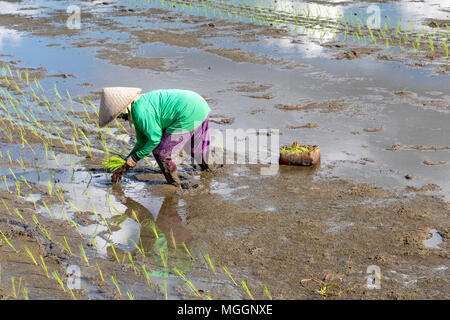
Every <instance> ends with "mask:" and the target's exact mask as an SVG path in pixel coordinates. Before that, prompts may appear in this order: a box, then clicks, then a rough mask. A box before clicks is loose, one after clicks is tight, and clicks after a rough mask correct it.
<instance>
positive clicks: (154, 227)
mask: <svg viewBox="0 0 450 320" xmlns="http://www.w3.org/2000/svg"><path fill="white" fill-rule="evenodd" d="M149 224H150V228H151V229H152V231H153V233H154V234H155V236H156V239H159V235H158V231H157V230H156V223H155V222H154V221H150V222H149Z"/></svg>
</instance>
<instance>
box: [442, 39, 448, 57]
mask: <svg viewBox="0 0 450 320" xmlns="http://www.w3.org/2000/svg"><path fill="white" fill-rule="evenodd" d="M442 46H443V47H444V51H445V57H446V58H447V60H448V44H447V39H442Z"/></svg>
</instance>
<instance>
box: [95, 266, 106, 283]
mask: <svg viewBox="0 0 450 320" xmlns="http://www.w3.org/2000/svg"><path fill="white" fill-rule="evenodd" d="M95 264H96V265H97V270H98V274H99V275H100V279H102V282H104V281H105V278H103V272H102V269H100V266H99V265H98V263H97V262H96V263H95Z"/></svg>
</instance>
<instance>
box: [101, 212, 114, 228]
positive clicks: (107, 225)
mask: <svg viewBox="0 0 450 320" xmlns="http://www.w3.org/2000/svg"><path fill="white" fill-rule="evenodd" d="M100 217H102V220H103V223H104V224H105V226H106V228H108V231H109V233H112V231H111V229H110V227H109V224H108V222H107V221H106V219H105V217H104V216H103V214H101V213H100Z"/></svg>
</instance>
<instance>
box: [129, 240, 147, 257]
mask: <svg viewBox="0 0 450 320" xmlns="http://www.w3.org/2000/svg"><path fill="white" fill-rule="evenodd" d="M130 242H131V243H132V244H133V246H134V247H135V248H136V249H137V251H139V253H140V254H141V255H142V257H143V258H145V253H144V250H143V249H142V248H140V247H139V246H138V245H137V243H136V242H135V241H134V240H133V239H130Z"/></svg>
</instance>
